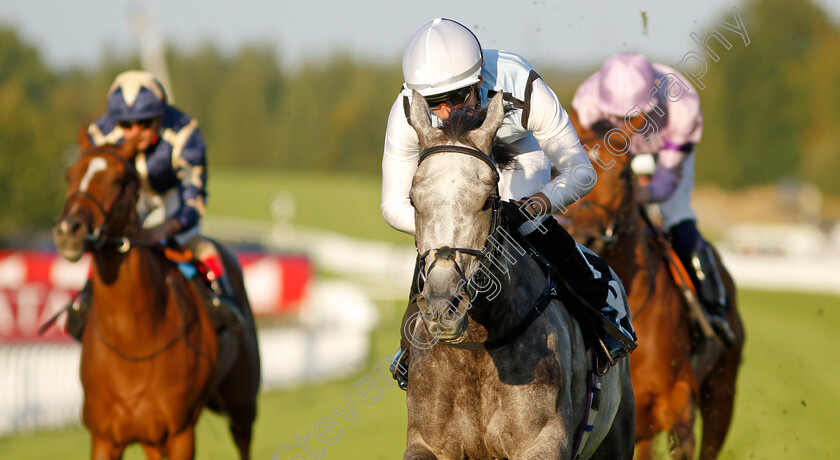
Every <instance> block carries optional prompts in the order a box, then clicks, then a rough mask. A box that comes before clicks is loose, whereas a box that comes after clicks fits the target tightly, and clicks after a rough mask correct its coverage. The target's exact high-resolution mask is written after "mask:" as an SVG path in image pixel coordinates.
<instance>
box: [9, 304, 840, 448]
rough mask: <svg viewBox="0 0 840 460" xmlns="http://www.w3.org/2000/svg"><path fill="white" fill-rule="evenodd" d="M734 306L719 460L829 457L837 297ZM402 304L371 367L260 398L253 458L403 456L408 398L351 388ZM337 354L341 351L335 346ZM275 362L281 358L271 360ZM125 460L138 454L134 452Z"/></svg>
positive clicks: (213, 433)
mask: <svg viewBox="0 0 840 460" xmlns="http://www.w3.org/2000/svg"><path fill="white" fill-rule="evenodd" d="M740 301H741V305H742V306H741V309H742V314H743V316H744V320H745V323H746V327H747V344H746V348H745V352H744V360H743V365H742V367H741V373H740V376H739V380H738V389H737V396H736V410H735V416H734V421H733V425H732V429H731V431H730V435H729V438H728V440H727V442H726V444H725V446H724V450H723V453H722V455H721V456H720V458H721V459H761V460H764V459H768V460H775V459H780V460H782V459H784V460H787V459H805V458H807V459H830V458H837V452H840V436H838V432H840V417H838V415H837V414H838V413H840V370H838V368H837V366H836V363H835V358H836V356H837V349H838V345H840V339H838V338H837V337H838V334H837V329H838V327H840V301H839V300H838V298H837V297H835V296H826V295H811V294H800V293H776V292H772V293H771V292H757V291H742V292H741V293H740ZM401 308H402V306H401V305H399V304H383V305H380V310H381V312H382V317H383V321H382V323H381V324H380V325H379V326H378V327H377V329H376V331H375V332H374V335H373V342H372V351H371V362H370V363H369V365H367V366H366V367H365V368H363V369H361V370H360V371H359V372H358V373H356V374H355V375H353V376H351V377H348V378H344V379H341V380H337V381H332V382H327V383H318V384H310V385H304V386H300V387H297V388H292V389H285V390H279V391H272V392H267V393H264V394H262V395H261V396H260V400H259V404H260V406H259V408H260V409H259V410H260V413H259V418H258V420H257V423H256V426H255V437H254V446H253V458H255V459H270V458H272V456H273V455H274V454H275V452H276V451H277V450H278V449H279V448H280V447H281V446H283V445H285V444H289V445H290V446H292V447H293V449H292V450H287V451H285V452H283V453H282V454H279V455H277V457H275V458H277V459H280V460H288V459H291V458H293V457H294V456H295V455H299V456H301V457H302V458H304V459H310V458H313V457H312V456H311V455H308V454H306V453H305V452H304V451H303V450H300V449H298V448H297V447H296V446H295V439H294V436H295V435H298V436H306V434H307V433H309V434H310V436H311V437H310V438H309V441H308V443H309V446H310V447H311V448H312V449H313V451H314V452H315V453H316V454H321V453H323V457H321V458H325V459H393V458H400V457H401V455H402V449H403V447H404V445H405V423H406V422H405V421H406V415H405V414H406V409H405V397H404V395H403V393H402V392H400V391H398V390H397V389H396V388H395V387H390V388H385V389H384V390H383V396H382V397H381V399H380V400H379V401H378V402H376V403H374V404H370V405H365V404H362V403H360V401H359V400H358V399H357V397H356V396H355V385H356V383H357V382H358V381H359V380H360V379H362V378H364V377H372V378H377V376H376V374H375V373H374V372H373V371H372V370H371V367H372V366H373V364H374V361H375V360H377V359H378V358H379V357H381V356H385V355H387V354H390V353H392V352H393V351H394V347H395V346H396V344H397V341H398V337H397V327H398V321H399V317H400V315H401ZM336 352H337V353H338V352H340V350H336ZM270 359H282V356H276V357H270ZM348 393H349V394H350V397H351V398H353V402H354V405H355V409H356V411H357V417H356V418H357V419H358V420H357V421H356V422H351V421H349V420H345V419H342V418H341V417H339V416H336V415H334V414H333V413H331V408H333V407H335V408H337V409H340V410H344V411H345V412H347V411H348V410H349V409H348V405H347V402H346V401H345V399H344V398H345V395H346V394H348ZM324 417H331V418H333V419H335V420H336V421H337V425H336V427H335V428H334V429H333V430H332V431H331V432H330V433H329V435H330V436H337V435H338V431H337V430H338V429H341V430H343V431H342V432H341V439H340V440H339V441H338V442H336V443H334V444H332V445H324V444H322V443H321V442H319V441H317V440H316V438H315V434H314V430H315V424H316V423H317V422H318V421H319V420H321V419H322V418H324ZM88 443H89V441H88V436H87V434H86V432H85V431H84V430H83V429H82V428H73V429H68V430H63V431H55V432H40V433H35V434H23V435H18V436H12V437H6V438H0V459H10V460H11V459H64V458H87V456H88V449H89V446H88ZM233 455H234V450H233V446H232V443H231V442H230V439H229V436H228V433H227V429H226V426H225V423H224V421H223V419H221V418H220V417H218V416H216V415H214V414H211V413H209V412H205V413H204V414H203V415H202V417H201V420H200V422H199V426H198V455H197V458H199V459H229V458H234V457H233ZM125 458H127V459H141V458H143V456H142V453H141V451H140V449H139V448H137V447H134V448H132V449H131V450H130V451H129V453H128V454H127V455H126V457H125Z"/></svg>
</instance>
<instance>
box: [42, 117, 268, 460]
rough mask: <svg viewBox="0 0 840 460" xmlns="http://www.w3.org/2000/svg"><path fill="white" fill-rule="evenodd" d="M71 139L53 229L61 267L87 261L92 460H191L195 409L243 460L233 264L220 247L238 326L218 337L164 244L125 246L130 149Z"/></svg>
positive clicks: (250, 410)
mask: <svg viewBox="0 0 840 460" xmlns="http://www.w3.org/2000/svg"><path fill="white" fill-rule="evenodd" d="M79 143H80V146H81V150H82V154H81V156H80V157H79V159H78V160H77V161H76V163H75V164H74V165H73V166H71V167H70V168H69V170H68V172H67V178H68V181H69V189H68V193H67V198H66V201H65V205H64V210H63V211H62V213H61V215H60V217H59V218H58V221H57V223H56V226H55V228H54V229H53V233H54V239H55V242H56V246H57V247H58V248H59V251H60V253H61V255H62V256H63V257H64V258H65V259H68V260H70V261H77V260H79V258H80V257H81V256H82V254H83V253H84V252H85V251H90V252H91V253H92V256H93V257H92V259H93V260H92V263H91V270H90V276H91V279H90V283H91V289H92V307H91V311H90V313H89V315H88V319H87V326H86V327H85V330H84V334H83V336H82V341H81V344H82V352H81V371H80V374H81V380H82V387H83V389H84V405H83V412H82V418H83V422H84V424H85V426H86V427H87V428H88V430H89V431H90V434H91V438H92V446H91V458H93V459H96V460H105V459H118V458H121V457H122V453H123V450H124V449H125V447H126V446H127V445H128V444H131V443H135V442H137V443H141V444H142V447H143V450H144V451H145V453H146V457H147V458H149V459H161V458H169V459H172V460H180V459H192V458H193V457H194V453H195V436H194V426H195V423H196V421H197V420H198V416H199V414H200V412H201V409H202V408H203V407H204V406H205V405H208V406H209V407H211V408H213V409H214V410H218V411H220V412H222V413H224V414H226V415H228V416H229V421H230V430H231V432H232V434H233V438H234V441H235V443H236V447H237V449H238V450H239V454H240V456H241V458H243V459H246V458H249V449H250V440H251V429H252V424H253V422H254V419H255V417H256V396H257V390H258V387H259V379H260V371H259V352H258V350H257V341H256V332H255V329H254V324H253V316H252V315H251V310H250V306H249V303H248V298H247V296H246V293H245V288H244V284H243V280H242V273H241V270H240V269H239V268H238V264H237V262H236V260H235V258H234V257H233V256H232V255H231V254H230V253H227V252H226V251H220V252H221V254H222V257H223V259H224V260H225V265H226V267H227V269H228V273H229V274H230V280H231V284H232V285H233V286H234V291H235V293H236V296H237V300H238V302H239V305H241V307H242V310H243V316H244V317H245V318H246V324H244V325H243V328H242V331H241V333H238V334H237V333H234V332H231V331H228V330H225V331H224V332H223V333H221V334H219V335H218V336H217V332H216V326H215V324H216V323H215V322H214V320H213V318H211V315H209V314H208V311H207V309H206V308H205V307H204V304H203V302H204V298H205V297H206V296H207V291H206V290H205V289H206V288H205V287H204V286H203V285H202V283H200V282H195V281H190V280H188V279H187V278H186V277H185V276H184V275H183V274H182V273H181V272H180V270H179V269H178V267H177V265H175V264H174V263H173V262H171V261H169V260H167V258H166V257H165V256H164V251H163V248H161V247H159V246H157V245H155V244H151V243H149V242H143V241H138V240H133V239H132V238H135V237H136V235H137V234H138V232H139V231H140V230H141V224H140V221H139V218H138V215H137V211H136V207H135V205H136V203H137V197H138V191H139V189H140V181H139V178H138V175H137V172H136V170H135V167H134V164H133V158H134V155H135V151H134V150H135V148H134V146H133V145H123V146H122V147H111V146H106V147H93V146H91V144H90V142H89V141H88V137H87V134H86V132H85V131H84V129H83V130H82V131H81V132H80V133H79ZM220 249H221V248H220Z"/></svg>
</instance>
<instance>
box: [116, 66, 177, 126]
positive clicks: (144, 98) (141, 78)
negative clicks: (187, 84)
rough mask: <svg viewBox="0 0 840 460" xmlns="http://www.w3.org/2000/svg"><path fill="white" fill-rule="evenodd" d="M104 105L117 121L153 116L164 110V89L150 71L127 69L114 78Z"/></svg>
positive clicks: (161, 113)
mask: <svg viewBox="0 0 840 460" xmlns="http://www.w3.org/2000/svg"><path fill="white" fill-rule="evenodd" d="M106 105H107V107H108V113H109V114H110V115H111V116H112V117H114V119H116V120H117V121H135V120H143V119H147V118H155V117H159V116H161V115H163V113H164V112H165V111H166V105H167V103H166V91H165V90H164V89H163V85H161V84H160V82H159V81H158V80H157V78H155V77H154V75H152V74H151V73H149V72H145V71H141V70H129V71H126V72H123V73H121V74H119V75H117V78H115V79H114V83H113V84H112V85H111V89H109V90H108V101H107V104H106Z"/></svg>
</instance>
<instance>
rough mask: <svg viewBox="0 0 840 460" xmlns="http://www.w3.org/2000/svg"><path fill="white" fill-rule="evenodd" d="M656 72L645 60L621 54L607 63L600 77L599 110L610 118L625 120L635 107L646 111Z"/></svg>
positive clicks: (636, 56)
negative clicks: (624, 117) (616, 116)
mask: <svg viewBox="0 0 840 460" xmlns="http://www.w3.org/2000/svg"><path fill="white" fill-rule="evenodd" d="M655 79H656V72H655V71H654V70H653V66H651V64H650V62H648V60H647V59H645V57H644V56H642V55H641V54H637V53H620V54H616V55H615V56H613V57H611V58H609V59H607V61H606V62H604V65H603V66H602V67H601V71H600V75H599V76H598V106H599V108H600V109H601V110H603V111H604V112H605V113H608V114H610V115H618V116H624V115H625V114H626V113H627V112H629V111H630V110H631V109H632V108H633V107H634V106H636V105H638V106H640V107H645V105H646V104H647V100H646V97H647V96H648V94H650V90H651V88H653V87H654V84H655V82H654V80H655Z"/></svg>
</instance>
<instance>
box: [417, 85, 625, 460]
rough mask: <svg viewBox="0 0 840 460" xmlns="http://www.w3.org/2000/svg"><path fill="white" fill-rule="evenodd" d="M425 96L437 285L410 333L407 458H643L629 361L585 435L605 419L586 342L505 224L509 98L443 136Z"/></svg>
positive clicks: (420, 225)
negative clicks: (497, 156)
mask: <svg viewBox="0 0 840 460" xmlns="http://www.w3.org/2000/svg"><path fill="white" fill-rule="evenodd" d="M412 99H413V102H412V105H411V108H410V114H409V121H410V123H411V125H412V126H413V127H414V129H415V130H416V131H417V134H418V137H419V143H420V146H421V149H422V152H421V154H420V160H419V165H418V168H417V170H416V173H415V175H414V178H413V181H412V187H411V191H410V198H411V202H412V204H413V206H414V208H415V219H416V228H417V232H416V237H415V241H416V246H417V251H418V254H419V264H420V269H419V271H420V274H421V275H422V277H423V280H424V281H423V283H422V284H423V286H422V288H421V291H420V292H421V294H422V296H421V298H420V300H419V301H418V306H419V309H420V313H418V315H416V316H414V317H412V318H410V319H409V321H408V322H407V324H406V327H407V328H408V330H407V332H408V333H407V335H408V336H409V337H411V339H410V341H411V342H412V349H411V352H410V353H411V357H412V358H411V359H412V361H411V366H410V367H409V370H408V373H409V382H411V383H410V384H409V386H408V390H407V395H406V404H407V408H408V427H407V431H408V439H407V446H406V451H405V453H404V456H403V458H404V459H411V460H418V459H424V460H425V459H467V458H469V459H493V458H497V459H512V460H526V459H533V460H546V459H572V458H573V455H574V454H577V456H575V457H574V458H583V459H589V458H591V459H612V460H615V459H629V458H631V457H632V455H633V431H634V429H633V424H634V418H635V415H634V403H633V391H632V386H631V381H630V375H629V370H628V363H627V360H620V361H619V362H618V363H617V364H616V366H615V367H613V368H612V369H611V370H610V371H609V372H608V373H607V374H606V375H604V376H603V377H601V378H600V381H599V382H600V383H599V385H600V392H599V395H598V396H599V397H598V398H597V399H598V400H599V401H598V402H599V403H600V404H598V406H599V407H598V409H599V412H598V416H597V418H596V419H595V423H594V427H593V428H592V429H591V432H590V433H589V437H588V440H587V441H586V442H585V443H584V444H583V446H582V447H581V446H580V445H578V444H577V441H576V437H577V435H578V434H579V433H580V432H579V428H581V427H582V425H584V424H586V425H589V422H590V421H591V419H590V418H588V417H587V415H588V414H587V409H588V407H589V406H588V401H589V399H588V398H589V393H588V391H587V390H588V388H589V386H588V382H589V381H591V380H592V379H593V377H594V376H595V374H594V373H593V372H591V371H590V369H591V368H590V367H589V365H588V362H589V359H590V356H589V355H588V354H587V352H586V349H585V343H584V334H583V332H582V330H581V327H580V325H579V324H578V322H577V320H576V319H575V317H574V316H573V315H572V314H571V313H570V312H569V311H568V310H567V309H566V308H565V307H564V306H563V304H562V303H561V302H560V301H559V300H558V299H557V298H556V297H554V296H552V295H551V293H550V292H549V291H550V289H548V286H550V285H551V284H550V283H551V279H550V277H548V276H547V275H546V274H545V272H544V271H543V269H542V268H541V267H540V265H539V264H538V262H537V261H535V260H534V259H532V258H531V257H530V255H529V253H528V252H526V251H524V250H522V248H521V247H518V246H517V245H518V243H515V242H513V241H512V239H511V238H509V236H510V234H509V233H505V232H503V230H501V227H502V226H500V225H499V223H500V222H501V221H502V219H504V218H505V213H504V209H503V207H502V206H500V204H505V203H501V202H500V197H499V193H498V181H499V172H498V169H497V167H498V165H497V163H496V161H495V160H494V159H493V158H492V157H491V156H490V152H491V146H492V145H493V142H494V138H495V133H496V131H497V130H498V129H499V127H500V126H501V123H502V120H503V118H504V109H503V100H502V93H501V92H499V93H498V94H496V95H495V97H493V99H492V100H491V102H490V103H489V105H488V107H487V109H486V117H485V118H484V119H483V121H482V120H481V114H478V115H476V116H475V117H473V116H472V115H470V112H465V114H466V115H464V116H466V117H470V119H471V121H474V123H473V124H472V125H470V124H465V125H464V126H467V127H468V128H469V129H463V130H461V131H460V132H457V131H458V130H457V129H456V130H455V132H453V133H447V131H446V130H445V129H444V130H438V129H435V128H433V127H432V126H431V124H430V112H429V106H428V104H427V103H426V101H425V99H424V98H423V97H422V96H420V95H419V94H418V93H417V92H416V91H415V92H414V94H413V98H412ZM456 113H457V112H456ZM453 117H455V113H453V114H452V115H451V116H450V120H452V119H453ZM479 125H480V126H479ZM514 212H516V211H514ZM503 233H504V235H507V236H504V235H503ZM494 241H495V244H493V242H494ZM502 241H503V242H502ZM491 246H495V248H494V249H492V250H491V249H490V247H491ZM520 250H521V252H520ZM488 286H494V287H495V288H497V289H491V288H489V287H488ZM540 310H542V311H540ZM535 311H538V312H539V313H541V315H534V314H533V312H535ZM529 321H530V322H529ZM595 381H596V382H598V379H597V377H596V378H595ZM578 448H579V450H577V452H575V450H576V449H578Z"/></svg>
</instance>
